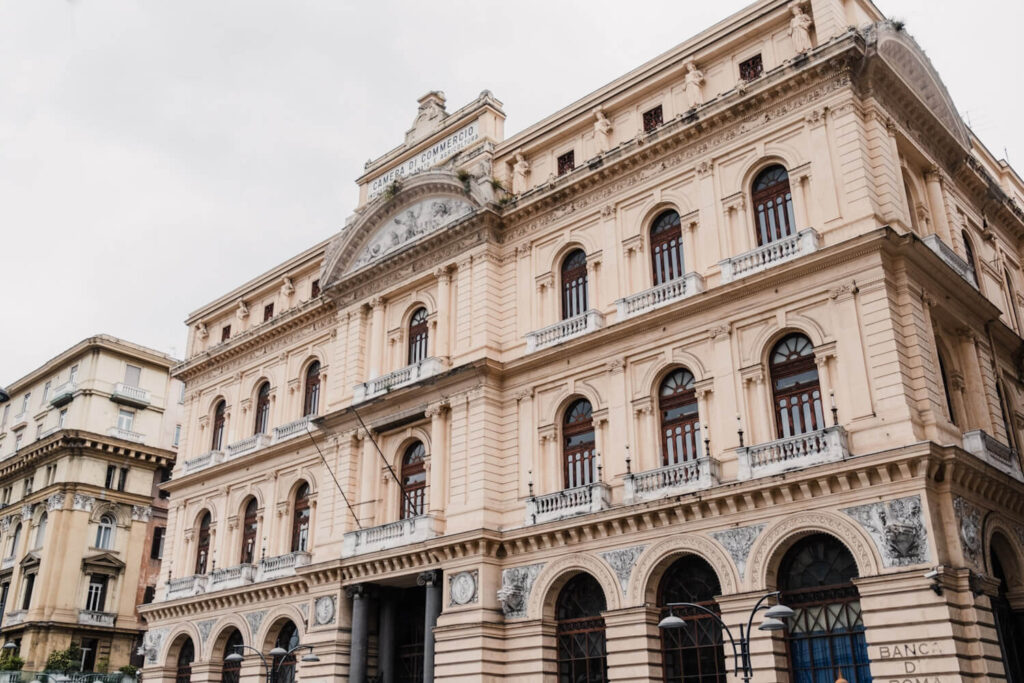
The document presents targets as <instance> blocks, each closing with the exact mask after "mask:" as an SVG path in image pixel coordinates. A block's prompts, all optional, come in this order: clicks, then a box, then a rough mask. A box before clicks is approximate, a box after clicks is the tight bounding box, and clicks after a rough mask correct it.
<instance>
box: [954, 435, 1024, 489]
mask: <svg viewBox="0 0 1024 683" xmlns="http://www.w3.org/2000/svg"><path fill="white" fill-rule="evenodd" d="M964 450H965V451H967V452H968V453H971V454H973V455H974V456H975V457H977V458H978V459H979V460H983V461H985V462H987V463H988V464H989V465H992V467H995V468H996V469H997V470H1000V471H1002V472H1005V473H1006V474H1008V475H1010V476H1011V477H1013V478H1014V479H1017V480H1019V481H1024V477H1022V476H1021V471H1020V460H1019V457H1018V454H1017V451H1016V450H1015V449H1013V448H1010V447H1009V446H1007V445H1006V444H1004V443H1002V442H1001V441H999V440H997V439H996V438H995V437H994V436H992V435H991V434H989V433H987V432H985V431H983V430H981V429H975V430H973V431H970V432H964Z"/></svg>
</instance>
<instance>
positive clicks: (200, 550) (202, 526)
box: [196, 512, 210, 574]
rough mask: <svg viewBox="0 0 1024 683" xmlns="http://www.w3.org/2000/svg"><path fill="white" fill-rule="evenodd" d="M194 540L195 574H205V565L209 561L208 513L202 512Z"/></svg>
mask: <svg viewBox="0 0 1024 683" xmlns="http://www.w3.org/2000/svg"><path fill="white" fill-rule="evenodd" d="M197 535H198V539H197V540H196V574H205V573H206V563H207V560H209V559H210V513H209V512H204V513H203V516H202V518H201V519H200V520H199V534H197Z"/></svg>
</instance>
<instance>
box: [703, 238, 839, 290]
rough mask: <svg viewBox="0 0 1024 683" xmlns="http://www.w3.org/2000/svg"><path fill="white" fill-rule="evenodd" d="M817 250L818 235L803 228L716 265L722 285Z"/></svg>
mask: <svg viewBox="0 0 1024 683" xmlns="http://www.w3.org/2000/svg"><path fill="white" fill-rule="evenodd" d="M818 248H819V243H818V233H817V232H815V230H814V228H805V229H803V230H801V231H800V232H798V233H797V234H795V235H790V236H789V237H785V238H783V239H780V240H775V241H774V242H770V243H768V244H766V245H764V246H762V247H758V248H757V249H751V250H750V251H748V252H744V253H742V254H739V255H738V256H733V257H732V258H727V259H724V260H722V261H719V262H718V265H719V267H720V268H721V269H722V283H723V284H724V283H727V282H732V281H734V280H739V279H740V278H744V277H747V276H748V275H753V274H754V273H760V272H761V271H764V270H768V269H769V268H772V267H774V266H777V265H779V264H780V263H785V262H786V261H792V260H793V259H796V258H800V257H801V256H806V255H807V254H812V253H814V252H816V251H818Z"/></svg>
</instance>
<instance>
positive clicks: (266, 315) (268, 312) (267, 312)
mask: <svg viewBox="0 0 1024 683" xmlns="http://www.w3.org/2000/svg"><path fill="white" fill-rule="evenodd" d="M273 317H274V304H267V305H266V306H264V307H263V322H267V321H268V320H270V319H271V318H273Z"/></svg>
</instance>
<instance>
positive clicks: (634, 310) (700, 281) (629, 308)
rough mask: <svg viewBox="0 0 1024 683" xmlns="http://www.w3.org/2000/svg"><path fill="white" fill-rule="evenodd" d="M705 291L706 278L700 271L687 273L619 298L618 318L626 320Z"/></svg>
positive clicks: (616, 305) (616, 307)
mask: <svg viewBox="0 0 1024 683" xmlns="http://www.w3.org/2000/svg"><path fill="white" fill-rule="evenodd" d="M703 291H704V278H703V277H701V275H700V274H698V273H686V274H685V275H683V276H682V277H679V278H676V279H675V280H669V281H668V282H665V283H663V284H660V285H658V286H656V287H651V288H650V289H645V290H644V291H642V292H640V293H638V294H633V295H631V296H627V297H626V298H624V299H619V300H618V301H616V302H615V309H616V312H617V317H618V320H626V319H627V318H632V317H633V316H635V315H641V314H642V313H646V312H647V311H653V310H654V309H656V308H661V307H662V306H665V305H668V304H670V303H672V302H673V301H679V300H680V299H685V298H686V297H689V296H693V295H694V294H700V293H701V292H703Z"/></svg>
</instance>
